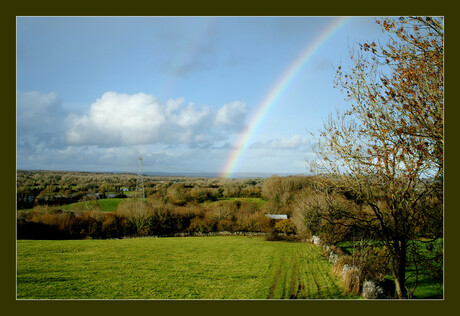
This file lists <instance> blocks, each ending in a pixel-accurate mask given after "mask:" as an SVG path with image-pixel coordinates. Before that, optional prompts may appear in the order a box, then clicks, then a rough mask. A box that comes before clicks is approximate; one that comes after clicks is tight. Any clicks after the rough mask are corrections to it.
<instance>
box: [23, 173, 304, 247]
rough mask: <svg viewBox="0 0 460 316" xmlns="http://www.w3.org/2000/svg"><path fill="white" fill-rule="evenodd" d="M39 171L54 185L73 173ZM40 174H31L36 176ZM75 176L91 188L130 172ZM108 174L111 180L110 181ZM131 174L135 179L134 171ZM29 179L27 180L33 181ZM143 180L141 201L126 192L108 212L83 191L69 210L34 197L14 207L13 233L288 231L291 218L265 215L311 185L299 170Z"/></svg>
mask: <svg viewBox="0 0 460 316" xmlns="http://www.w3.org/2000/svg"><path fill="white" fill-rule="evenodd" d="M58 175H59V174H58ZM64 175H65V174H64ZM28 176H29V180H30V179H31V178H33V177H34V175H33V174H29V175H28ZM40 176H41V177H42V178H45V179H48V180H50V181H54V182H52V185H54V186H56V187H58V186H61V187H63V186H65V185H69V184H68V183H67V182H68V181H69V180H70V179H72V177H65V179H63V175H61V177H60V178H59V177H56V174H54V173H52V172H49V173H41V174H40ZM40 176H38V177H37V176H36V175H35V177H36V178H38V179H40ZM74 176H75V177H76V178H80V180H82V179H84V178H85V177H86V180H88V181H95V186H94V188H95V191H97V190H98V189H100V188H101V187H104V183H103V181H102V180H103V179H104V180H105V181H107V182H108V183H120V182H116V180H117V179H118V180H120V177H129V175H123V176H122V175H107V174H101V175H98V174H96V175H95V174H83V175H82V174H76V175H74ZM110 176H112V177H113V178H114V179H115V181H114V180H113V179H112V180H110V181H109V180H108V179H110ZM131 177H133V178H134V180H135V178H136V175H131ZM36 180H37V179H36ZM74 180H75V179H74ZM125 180H126V179H125ZM75 181H76V180H75ZM31 182H32V181H29V184H28V185H32V183H31ZM145 182H146V185H145V186H146V188H147V189H146V192H147V195H148V197H147V199H146V200H145V201H141V200H137V199H134V198H127V199H126V200H124V201H123V202H121V203H120V204H119V205H118V206H117V209H116V211H115V212H110V213H104V212H102V211H101V209H100V207H99V206H98V204H97V203H96V201H95V200H94V199H95V198H94V197H87V196H86V195H83V197H82V199H81V200H89V201H88V203H89V204H88V203H86V204H84V205H85V206H84V207H83V206H82V207H81V209H79V208H78V205H77V207H72V211H66V210H65V208H64V207H63V206H62V205H59V203H53V202H55V201H56V200H53V199H49V200H47V201H45V202H47V203H43V204H42V203H37V201H38V200H35V201H34V202H35V206H34V207H33V208H32V209H30V210H22V211H18V238H34V239H68V238H72V239H75V238H121V237H136V236H152V235H174V234H177V233H189V234H195V233H210V232H219V231H228V232H236V231H241V232H265V233H267V232H278V233H283V234H285V235H291V234H294V233H295V232H296V227H295V226H294V224H293V222H292V221H291V219H288V220H281V221H279V220H278V221H276V222H275V221H273V220H270V218H268V217H267V216H266V215H267V214H287V215H288V217H289V218H290V217H291V216H292V210H293V206H294V201H295V196H296V194H298V193H299V192H301V190H302V189H303V188H305V187H308V186H310V185H311V179H310V178H309V177H303V176H290V177H277V176H274V177H271V178H267V179H208V178H198V179H197V178H167V179H160V178H156V177H147V179H146V181H145ZM77 183H78V182H77ZM43 184H44V183H43ZM73 184H75V182H74V183H73ZM23 185H24V181H23V182H21V183H20V184H19V182H18V186H23ZM117 185H118V184H117ZM120 185H123V184H120ZM45 186H46V184H45ZM93 192H94V191H93ZM101 194H104V192H103V191H101ZM229 198H234V199H235V200H230V199H229ZM238 198H240V199H239V200H238ZM245 198H246V200H245ZM225 199H227V200H225ZM221 200H222V201H221ZM88 205H89V206H88ZM74 206H75V205H74Z"/></svg>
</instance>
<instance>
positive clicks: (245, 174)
mask: <svg viewBox="0 0 460 316" xmlns="http://www.w3.org/2000/svg"><path fill="white" fill-rule="evenodd" d="M144 174H146V175H149V176H163V177H193V178H218V177H220V173H216V172H194V173H191V172H145V171H144ZM274 175H278V176H289V175H294V174H293V173H268V172H237V173H233V174H232V175H231V176H230V178H234V179H244V178H269V177H271V176H274Z"/></svg>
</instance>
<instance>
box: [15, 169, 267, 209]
mask: <svg viewBox="0 0 460 316" xmlns="http://www.w3.org/2000/svg"><path fill="white" fill-rule="evenodd" d="M143 179H144V189H145V194H146V196H150V195H152V194H157V196H159V197H160V198H161V199H163V201H164V202H166V201H165V198H166V197H167V198H168V199H170V200H171V202H172V203H174V204H182V205H184V204H185V203H188V202H190V201H197V202H203V201H205V200H210V201H213V200H217V199H218V198H222V197H261V190H262V188H261V183H262V182H263V179H218V178H190V177H158V176H145V175H144V177H143ZM136 180H137V175H136V174H128V173H126V174H118V173H88V172H67V171H25V170H19V171H18V172H17V188H16V189H17V209H25V208H32V207H34V206H36V205H62V204H68V203H72V202H77V201H80V200H85V199H88V198H107V197H127V196H129V195H130V194H131V193H132V192H133V191H134V190H135V189H136Z"/></svg>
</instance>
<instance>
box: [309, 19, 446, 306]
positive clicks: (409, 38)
mask: <svg viewBox="0 0 460 316" xmlns="http://www.w3.org/2000/svg"><path fill="white" fill-rule="evenodd" d="M377 23H379V24H380V25H381V26H382V29H383V31H385V32H387V33H388V34H389V38H390V40H389V42H388V43H387V44H386V45H384V46H383V45H377V44H376V43H374V42H372V43H363V44H360V45H359V46H358V48H359V50H357V51H354V52H352V53H351V54H350V57H351V65H352V66H351V67H350V69H349V70H347V71H346V70H344V69H342V67H338V70H337V80H336V85H337V86H338V87H340V88H341V89H342V91H343V92H344V94H345V95H346V98H347V100H348V101H349V102H350V108H349V109H348V110H347V111H345V112H343V113H340V112H337V114H336V116H335V117H333V116H330V118H329V120H328V121H327V122H326V123H325V124H324V128H323V129H322V130H321V131H320V133H319V137H318V143H317V144H318V145H317V148H316V151H317V154H318V156H319V158H320V159H318V160H315V161H312V162H311V168H312V171H315V172H316V173H317V174H321V175H324V178H323V179H325V180H324V183H325V184H327V186H329V187H334V189H335V190H336V191H338V192H342V193H346V194H347V195H348V196H349V197H352V198H353V199H354V200H355V201H357V203H358V204H359V205H360V208H359V210H360V211H359V212H342V216H347V217H348V218H353V225H355V226H360V227H363V228H364V227H366V228H372V229H373V233H374V234H376V235H377V236H378V237H379V238H380V239H381V240H382V241H384V243H385V246H386V248H387V249H388V251H389V255H390V259H391V260H390V262H391V264H390V268H391V271H392V273H393V276H394V279H395V283H396V293H397V296H398V297H399V298H404V297H407V289H406V282H405V281H406V275H405V274H406V273H405V272H406V264H407V251H408V249H407V248H408V243H409V242H410V241H411V240H413V239H414V238H416V237H417V234H419V233H420V228H421V227H427V229H426V231H424V234H425V236H424V237H430V238H433V239H435V238H438V237H442V224H441V225H439V223H440V222H441V223H442V215H443V214H442V199H443V195H442V183H443V145H444V142H443V124H444V121H443V110H444V102H443V95H444V83H443V80H444V78H443V56H444V55H443V51H444V41H443V33H444V30H443V19H442V18H428V17H427V18H420V17H412V18H399V19H383V20H382V21H377ZM336 216H337V214H336ZM347 222H349V221H347ZM428 228H429V229H428Z"/></svg>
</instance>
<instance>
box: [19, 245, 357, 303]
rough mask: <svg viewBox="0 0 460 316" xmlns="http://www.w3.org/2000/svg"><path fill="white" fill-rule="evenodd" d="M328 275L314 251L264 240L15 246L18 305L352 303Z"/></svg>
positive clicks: (321, 259) (309, 247) (324, 261)
mask: <svg viewBox="0 0 460 316" xmlns="http://www.w3.org/2000/svg"><path fill="white" fill-rule="evenodd" d="M319 267H321V269H319ZM327 271H329V272H327ZM330 271H331V269H330V263H329V262H327V261H326V260H324V259H323V258H321V257H320V255H319V252H318V250H317V248H316V246H313V245H308V244H302V243H285V242H269V241H265V240H264V238H262V237H244V236H216V237H187V238H139V239H123V240H62V241H30V240H19V241H18V242H17V297H18V298H19V299H266V298H274V299H281V298H290V297H291V296H293V295H294V297H295V298H318V297H321V298H350V297H349V296H347V295H346V294H345V293H344V291H343V287H342V286H341V285H340V281H339V280H338V279H337V278H336V277H335V276H334V275H333V274H332V273H331V272H330ZM312 274H317V276H316V278H317V282H322V283H324V284H323V285H324V286H322V287H321V288H322V292H321V293H317V292H316V291H315V288H314V287H311V286H310V285H309V283H311V280H314V278H312V276H311V275H312ZM329 284H331V285H329ZM298 289H301V291H298Z"/></svg>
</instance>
